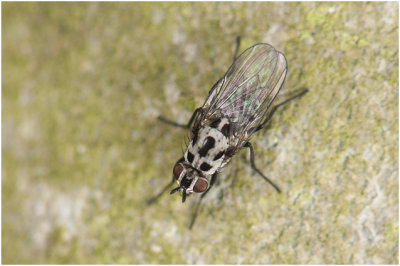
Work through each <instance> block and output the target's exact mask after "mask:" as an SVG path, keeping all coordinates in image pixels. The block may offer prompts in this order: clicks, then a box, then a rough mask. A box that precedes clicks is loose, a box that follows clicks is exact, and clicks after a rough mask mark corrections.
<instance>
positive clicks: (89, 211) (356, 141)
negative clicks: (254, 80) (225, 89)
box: [2, 2, 399, 264]
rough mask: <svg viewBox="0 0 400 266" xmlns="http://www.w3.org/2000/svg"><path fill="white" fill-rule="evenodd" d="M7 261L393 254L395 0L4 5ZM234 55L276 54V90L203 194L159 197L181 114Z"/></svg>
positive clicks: (374, 257) (332, 258)
mask: <svg viewBox="0 0 400 266" xmlns="http://www.w3.org/2000/svg"><path fill="white" fill-rule="evenodd" d="M2 7H3V8H2V19H3V29H2V30H3V31H2V34H3V35H2V37H3V42H2V59H3V62H2V63H3V64H2V77H3V80H2V97H3V99H2V144H3V145H2V155H3V156H2V166H3V167H2V177H3V178H2V243H3V245H2V262H3V263H89V264H91V263H137V264H140V263H149V264H159V263H178V264H181V263H182V264H186V263H209V264H214V263H227V264H231V263H233V264H235V263H247V264H253V263H254V264H261V263H263V264H264V263H265V264H266V263H281V264H291V263H303V264H309V263H329V264H330V263H336V264H342V263H346V264H347V263H350V264H351V263H360V264H363V263H387V264H396V263H397V262H398V180H397V176H398V138H397V136H398V56H399V54H398V24H397V22H398V15H397V14H398V4H397V3H394V2H391V3H377V2H374V3H61V4H60V3H40V4H37V3H3V5H2ZM237 35H240V36H241V37H242V43H241V46H240V50H241V51H242V50H244V49H245V48H247V47H248V46H250V45H252V44H254V43H258V42H267V43H270V44H272V45H274V46H275V47H277V48H278V49H279V50H281V51H282V52H284V53H285V55H286V57H287V60H288V64H289V75H288V77H287V80H286V83H285V88H284V90H283V91H282V95H283V96H281V99H283V97H284V94H285V93H289V94H290V93H291V92H293V91H295V90H296V89H299V88H301V87H303V86H305V87H308V88H310V91H311V92H310V93H309V94H307V95H306V96H304V97H303V98H301V99H299V100H297V101H295V102H291V103H290V104H288V105H287V106H285V107H284V108H282V109H281V110H280V111H279V112H277V113H276V115H275V117H274V119H273V121H272V124H271V127H270V128H269V129H268V130H264V131H262V132H261V133H259V134H256V135H255V136H254V138H253V144H254V146H255V147H256V154H257V157H256V163H257V165H258V166H259V167H260V168H261V169H262V170H263V172H264V173H265V174H267V175H268V176H269V177H270V178H271V179H273V180H274V181H275V182H276V183H277V184H278V185H279V186H280V187H281V189H282V190H283V193H282V194H280V195H279V194H277V193H276V192H275V191H274V190H273V188H272V187H271V186H269V185H268V184H267V183H265V182H264V181H263V180H262V179H261V178H259V177H258V176H257V175H255V174H254V172H252V170H251V169H250V167H249V165H248V157H249V155H248V153H247V152H246V151H242V152H241V153H240V154H239V155H238V156H236V158H234V159H233V161H232V163H231V164H230V165H229V166H228V167H227V168H226V169H225V170H224V172H223V174H222V175H221V178H220V179H219V182H218V184H217V186H216V187H215V188H214V189H213V190H212V191H210V193H209V195H207V197H206V198H205V200H204V204H203V205H202V208H201V210H200V213H199V216H198V220H197V222H196V224H195V226H194V228H193V230H192V231H188V229H187V226H188V223H189V221H190V217H191V210H192V209H193V206H195V202H196V200H197V199H198V197H191V198H189V199H188V200H187V202H186V203H185V204H182V203H181V202H180V201H181V198H180V197H179V196H178V195H174V196H173V197H172V196H169V195H168V193H166V195H163V196H162V197H161V198H160V200H159V201H158V202H157V203H155V204H153V205H151V206H149V207H148V206H146V204H145V201H146V200H147V199H149V198H150V197H151V196H152V195H154V194H156V193H157V192H158V191H160V189H161V188H162V186H164V185H165V184H166V183H167V182H168V181H169V180H170V176H171V172H172V166H173V164H174V162H175V161H176V160H177V159H178V158H179V157H180V156H181V155H182V153H181V146H183V145H184V138H185V137H186V138H187V135H188V132H187V131H184V130H182V129H179V128H173V127H170V126H168V125H165V124H163V123H160V122H159V121H157V119H156V117H157V115H158V114H163V115H164V116H166V117H170V118H171V119H174V120H176V121H178V122H181V123H183V122H185V121H187V120H188V119H189V117H190V115H191V112H192V111H193V110H194V109H195V107H197V106H200V105H201V104H202V102H203V100H204V99H205V98H206V96H207V93H208V90H209V89H210V88H211V86H212V84H213V83H214V82H215V81H216V80H217V79H218V78H219V77H220V76H222V75H223V73H224V71H226V70H227V68H228V66H229V65H230V63H231V60H232V56H233V51H234V40H235V36H237Z"/></svg>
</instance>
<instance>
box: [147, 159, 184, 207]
mask: <svg viewBox="0 0 400 266" xmlns="http://www.w3.org/2000/svg"><path fill="white" fill-rule="evenodd" d="M183 161H184V158H183V157H182V158H180V159H179V160H178V161H177V162H176V163H180V162H183ZM174 182H175V178H174V176H172V180H171V182H169V183H168V184H167V185H165V186H164V188H163V189H162V190H161V191H160V192H159V193H158V194H157V195H155V196H154V197H152V198H151V199H148V200H147V201H146V203H147V205H151V204H153V203H154V202H156V201H157V200H158V199H159V198H160V197H161V196H162V194H164V192H165V191H167V190H168V189H169V187H171V186H172V185H173V184H174Z"/></svg>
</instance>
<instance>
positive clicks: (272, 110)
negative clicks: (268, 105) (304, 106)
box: [254, 89, 308, 132]
mask: <svg viewBox="0 0 400 266" xmlns="http://www.w3.org/2000/svg"><path fill="white" fill-rule="evenodd" d="M307 92H308V89H302V90H301V91H300V92H299V93H297V94H295V95H294V96H292V97H290V98H288V99H286V100H284V101H283V102H281V103H279V104H277V105H275V106H274V107H272V109H271V112H269V114H268V116H267V117H266V118H265V120H264V121H263V122H262V123H261V124H260V125H259V126H258V128H257V129H256V131H254V132H257V131H259V130H260V129H262V128H263V127H264V126H265V125H266V124H267V123H268V122H269V120H271V118H272V115H273V114H274V113H275V111H276V110H277V109H278V108H279V107H281V106H282V105H285V104H287V103H288V102H290V101H291V100H294V99H296V98H299V97H301V96H303V95H304V94H306V93H307Z"/></svg>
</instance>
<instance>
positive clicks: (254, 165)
mask: <svg viewBox="0 0 400 266" xmlns="http://www.w3.org/2000/svg"><path fill="white" fill-rule="evenodd" d="M244 147H246V148H249V149H250V165H251V168H253V170H254V171H256V173H257V174H259V175H260V176H261V177H262V178H263V179H264V180H265V181H267V182H268V183H269V184H270V185H271V186H273V187H274V188H275V190H276V191H277V192H278V193H281V190H280V189H279V187H278V186H277V185H275V184H274V183H273V182H272V181H271V180H270V179H269V178H268V177H266V176H265V175H263V173H261V171H260V170H258V169H257V167H256V164H255V163H254V149H253V146H252V145H251V143H250V142H246V144H244Z"/></svg>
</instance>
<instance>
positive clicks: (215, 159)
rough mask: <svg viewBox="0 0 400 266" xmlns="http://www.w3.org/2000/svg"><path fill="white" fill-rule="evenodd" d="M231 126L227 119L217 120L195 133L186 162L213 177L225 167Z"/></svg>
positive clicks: (186, 153) (186, 155) (187, 151)
mask: <svg viewBox="0 0 400 266" xmlns="http://www.w3.org/2000/svg"><path fill="white" fill-rule="evenodd" d="M229 134H230V124H229V121H228V119H226V118H218V119H215V120H214V121H213V122H212V123H210V124H209V125H208V126H205V127H201V128H200V129H199V130H198V131H197V132H193V137H192V139H191V141H190V143H189V145H188V146H187V149H186V152H185V160H186V161H187V162H188V163H190V164H191V165H192V166H193V167H194V168H196V169H197V170H200V171H202V172H203V173H204V174H205V175H212V174H213V173H215V172H216V171H217V170H218V169H220V168H221V167H222V166H223V165H224V158H225V153H226V151H227V149H228V147H229Z"/></svg>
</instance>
